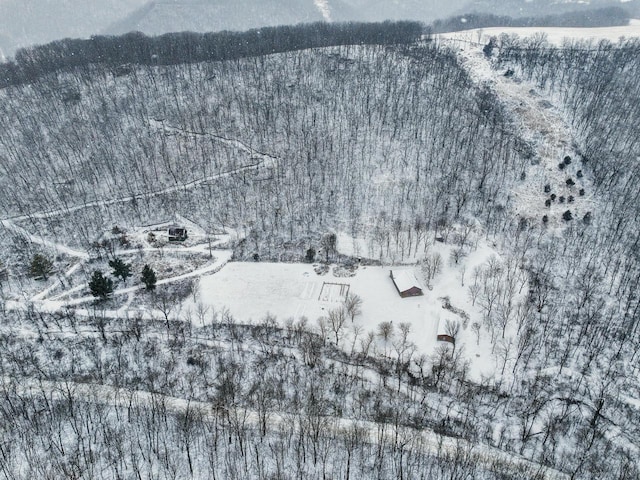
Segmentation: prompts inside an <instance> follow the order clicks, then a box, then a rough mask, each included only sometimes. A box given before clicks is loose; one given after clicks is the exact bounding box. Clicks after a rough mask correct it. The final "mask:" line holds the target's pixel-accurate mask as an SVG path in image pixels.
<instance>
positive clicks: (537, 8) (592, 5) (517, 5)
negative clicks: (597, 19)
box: [456, 0, 640, 21]
mask: <svg viewBox="0 0 640 480" xmlns="http://www.w3.org/2000/svg"><path fill="white" fill-rule="evenodd" d="M613 6H618V7H620V6H621V7H624V8H625V10H627V11H628V12H629V13H630V14H636V12H640V0H590V1H583V0H564V1H558V0H472V1H470V2H468V3H467V4H466V5H464V6H463V7H462V8H460V9H459V11H457V12H456V15H463V14H468V13H482V14H492V15H507V16H510V17H513V18H519V17H542V16H548V15H559V14H564V13H569V12H592V11H594V10H597V9H601V8H606V7H613ZM592 21H594V19H592Z"/></svg>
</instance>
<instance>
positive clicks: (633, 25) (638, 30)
mask: <svg viewBox="0 0 640 480" xmlns="http://www.w3.org/2000/svg"><path fill="white" fill-rule="evenodd" d="M502 33H506V34H514V35H520V36H523V37H530V36H532V35H535V34H539V33H544V34H545V35H546V40H547V41H548V42H550V43H552V44H554V45H561V44H562V42H563V41H564V40H565V39H568V40H595V41H597V40H609V41H612V42H616V41H618V40H620V38H622V37H625V38H637V37H640V20H637V19H633V20H631V21H630V22H629V25H627V26H624V27H602V28H557V27H491V28H479V29H473V30H463V31H461V32H452V33H443V34H440V37H441V38H447V39H454V40H459V41H465V42H476V43H485V44H486V43H487V42H488V41H489V38H491V37H498V36H500V34H502Z"/></svg>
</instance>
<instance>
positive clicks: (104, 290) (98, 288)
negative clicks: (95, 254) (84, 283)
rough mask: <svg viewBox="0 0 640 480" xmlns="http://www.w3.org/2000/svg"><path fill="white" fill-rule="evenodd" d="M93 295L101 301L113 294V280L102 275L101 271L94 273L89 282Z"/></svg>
mask: <svg viewBox="0 0 640 480" xmlns="http://www.w3.org/2000/svg"><path fill="white" fill-rule="evenodd" d="M89 290H90V291H91V295H93V296H94V297H96V298H98V299H99V300H106V299H107V298H108V297H109V295H111V293H113V280H111V279H110V278H108V277H105V276H104V275H102V272H101V271H100V270H96V271H95V272H93V275H92V276H91V280H90V281H89Z"/></svg>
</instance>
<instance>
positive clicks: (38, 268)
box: [29, 253, 53, 280]
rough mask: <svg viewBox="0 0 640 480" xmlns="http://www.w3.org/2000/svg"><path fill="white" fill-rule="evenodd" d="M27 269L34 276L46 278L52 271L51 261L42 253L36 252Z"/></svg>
mask: <svg viewBox="0 0 640 480" xmlns="http://www.w3.org/2000/svg"><path fill="white" fill-rule="evenodd" d="M29 271H30V272H31V275H33V276H34V277H36V278H38V277H41V278H43V279H44V280H46V279H47V278H48V277H49V275H50V274H51V272H52V271H53V262H52V261H51V260H50V259H49V258H47V257H45V256H44V255H42V254H40V253H36V254H35V255H34V256H33V259H32V260H31V267H30V268H29Z"/></svg>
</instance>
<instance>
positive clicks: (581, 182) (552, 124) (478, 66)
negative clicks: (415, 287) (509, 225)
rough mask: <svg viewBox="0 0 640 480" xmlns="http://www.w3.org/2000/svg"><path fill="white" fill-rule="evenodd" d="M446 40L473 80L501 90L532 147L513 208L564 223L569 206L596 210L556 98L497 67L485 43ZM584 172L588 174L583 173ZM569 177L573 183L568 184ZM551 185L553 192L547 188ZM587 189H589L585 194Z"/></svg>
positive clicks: (576, 211)
mask: <svg viewBox="0 0 640 480" xmlns="http://www.w3.org/2000/svg"><path fill="white" fill-rule="evenodd" d="M585 30H589V29H585ZM638 32H639V33H640V26H639V27H638ZM452 35H453V34H452ZM476 40H477V38H476ZM443 41H444V42H446V43H448V44H449V45H451V46H452V47H453V48H454V49H455V51H456V53H457V55H458V57H459V58H460V61H461V63H462V65H463V66H464V67H465V68H466V69H467V71H468V72H469V75H470V76H471V78H472V79H473V81H474V82H475V83H476V84H477V85H478V86H481V87H487V88H489V89H490V90H491V91H492V92H493V93H495V94H496V96H497V97H498V100H499V101H500V102H501V103H502V105H503V106H504V107H505V109H506V111H507V113H508V114H510V116H511V119H512V121H513V122H514V126H515V128H516V129H517V134H518V135H519V136H520V137H521V138H522V139H523V140H525V141H526V142H527V143H528V144H529V145H530V146H531V147H532V149H533V152H534V157H533V159H532V161H531V165H529V167H528V168H527V169H526V171H525V172H524V174H525V176H524V178H523V180H522V181H521V182H520V183H519V184H518V185H517V186H516V188H514V189H513V190H512V192H511V195H512V199H513V200H514V209H513V210H514V212H513V213H514V214H515V215H518V216H521V217H522V218H527V219H530V220H531V221H533V222H540V221H541V219H542V217H543V216H545V215H546V216H547V217H548V221H549V225H551V226H561V225H563V224H564V223H565V222H564V221H563V220H562V216H563V214H564V212H566V211H567V210H570V211H571V212H572V215H573V217H574V218H576V219H581V218H582V217H583V216H584V215H585V214H586V213H587V212H589V211H592V210H593V207H594V205H593V202H594V199H593V197H592V193H593V191H594V188H593V186H592V182H591V181H590V180H589V178H588V176H586V175H584V173H582V172H581V169H582V165H581V163H580V157H579V155H578V154H577V152H576V151H575V150H574V145H575V144H576V143H577V142H576V141H575V140H574V137H573V133H572V131H571V128H570V127H569V125H568V121H567V120H566V115H565V112H563V111H562V109H560V108H558V107H557V106H556V105H555V104H554V99H553V98H549V97H548V96H546V95H545V94H544V93H543V92H541V91H540V90H538V89H537V87H536V85H534V84H532V83H528V82H525V81H523V80H522V79H520V78H518V77H517V74H516V75H514V76H510V77H508V76H505V75H504V73H505V72H504V70H502V71H499V70H496V69H494V68H493V67H492V64H491V61H490V60H489V59H488V58H487V57H486V55H484V53H483V51H482V46H481V44H480V45H479V44H477V43H475V41H474V42H465V41H462V42H460V41H457V39H456V38H455V37H453V36H452V37H451V38H449V39H446V40H443ZM567 156H568V157H570V158H571V163H570V164H569V165H567V166H566V167H564V168H563V169H562V170H561V169H560V168H559V164H560V163H561V162H563V160H564V158H565V157H567ZM580 175H583V176H581V177H580V178H579V176H580ZM569 179H571V180H572V181H573V182H574V185H572V186H569V185H568V184H567V183H566V182H567V181H568V180H569ZM547 185H548V188H549V191H548V192H545V186H547ZM582 189H583V190H584V193H583V195H580V191H581V190H582ZM552 194H553V195H554V200H553V201H550V204H549V206H547V205H546V203H545V202H546V200H550V197H551V195H552Z"/></svg>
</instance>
